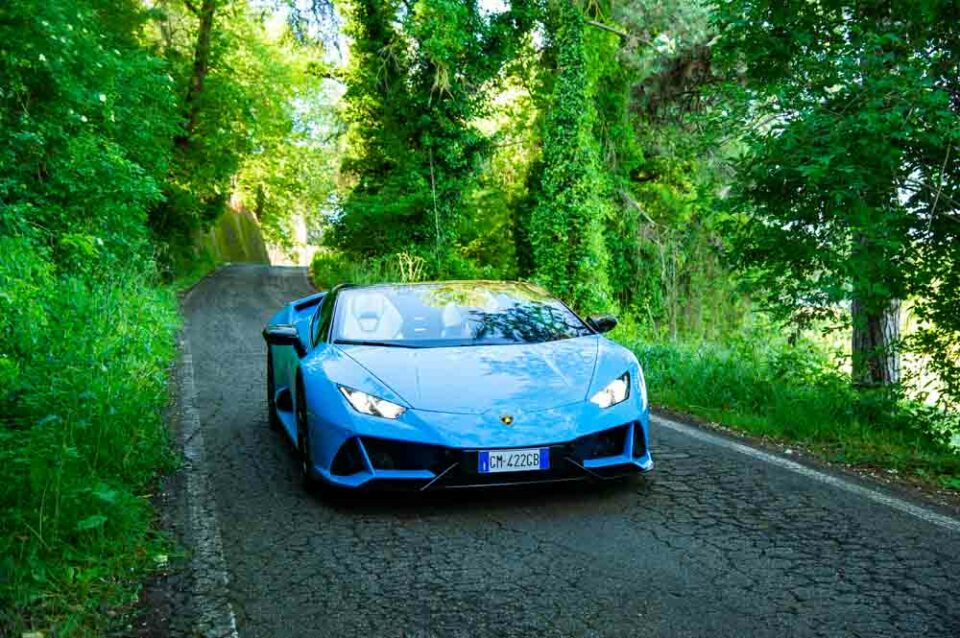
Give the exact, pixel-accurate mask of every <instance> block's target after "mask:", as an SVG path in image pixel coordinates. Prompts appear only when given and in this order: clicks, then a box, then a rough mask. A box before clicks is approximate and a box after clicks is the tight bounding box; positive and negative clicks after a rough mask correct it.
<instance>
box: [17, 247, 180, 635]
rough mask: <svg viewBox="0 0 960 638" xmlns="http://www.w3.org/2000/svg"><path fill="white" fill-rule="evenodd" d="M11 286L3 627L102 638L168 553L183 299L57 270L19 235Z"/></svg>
mask: <svg viewBox="0 0 960 638" xmlns="http://www.w3.org/2000/svg"><path fill="white" fill-rule="evenodd" d="M0 291H2V292H0V353H3V354H2V355H0V379H2V382H3V383H2V386H0V414H2V417H0V419H2V426H3V427H2V429H0V556H2V562H0V610H2V611H0V634H14V633H16V632H19V631H23V630H26V629H48V628H49V629H52V630H53V631H54V632H55V633H56V634H57V635H68V634H76V633H89V634H91V635H92V634H96V633H99V632H100V631H101V630H102V629H103V627H104V625H105V617H104V616H103V614H102V611H103V610H104V609H108V608H114V607H118V606H123V605H127V604H129V603H131V602H133V601H134V600H135V598H136V597H135V590H136V585H137V582H138V580H139V578H141V577H142V576H143V574H144V573H145V571H146V570H147V569H149V568H150V567H151V566H152V561H153V556H154V555H155V554H157V553H158V552H159V551H160V549H159V547H160V546H161V541H160V540H159V539H158V538H157V537H156V535H155V534H154V533H153V532H152V531H151V529H150V521H151V520H152V509H151V507H150V504H149V502H148V500H147V495H148V492H149V490H150V486H151V484H152V482H153V481H154V480H155V477H156V475H157V472H158V470H160V469H162V468H164V467H169V466H170V464H171V462H172V455H171V454H170V451H169V446H168V440H167V428H166V426H165V423H164V418H163V409H164V406H165V405H166V403H167V397H168V394H167V387H166V380H167V373H168V368H169V365H170V362H171V360H172V359H173V357H174V354H175V345H174V340H173V334H174V331H175V330H176V328H177V315H176V303H175V298H174V297H173V295H172V293H170V292H168V291H166V290H163V289H158V288H155V287H152V286H151V285H149V282H148V281H147V280H145V278H144V276H143V275H141V274H136V273H124V272H123V271H120V272H116V271H114V272H113V273H112V274H110V275H109V276H102V277H97V278H94V277H91V276H88V275H83V274H69V273H65V274H61V273H58V272H56V270H55V269H54V267H53V266H52V265H51V262H50V261H49V255H48V254H47V251H45V250H44V249H41V248H38V247H37V246H35V245H33V244H32V243H30V242H29V241H28V240H26V239H23V238H18V237H0Z"/></svg>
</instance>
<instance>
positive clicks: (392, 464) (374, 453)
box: [363, 437, 453, 472]
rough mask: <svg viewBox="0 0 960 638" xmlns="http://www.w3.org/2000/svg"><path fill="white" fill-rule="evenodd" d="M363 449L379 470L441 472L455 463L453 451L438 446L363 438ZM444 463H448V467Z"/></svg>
mask: <svg viewBox="0 0 960 638" xmlns="http://www.w3.org/2000/svg"><path fill="white" fill-rule="evenodd" d="M363 447H364V448H365V449H366V450H367V456H369V457H370V462H371V463H372V464H373V467H374V468H376V469H378V470H431V471H433V472H438V471H441V470H442V469H443V468H444V467H446V465H449V464H450V463H452V462H453V460H450V457H451V456H452V455H453V451H452V450H449V449H447V448H443V447H440V446H438V445H425V444H422V443H407V442H404V441H392V440H390V439H376V438H372V437H364V438H363ZM444 461H447V463H446V465H445V464H444Z"/></svg>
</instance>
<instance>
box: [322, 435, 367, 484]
mask: <svg viewBox="0 0 960 638" xmlns="http://www.w3.org/2000/svg"><path fill="white" fill-rule="evenodd" d="M361 470H363V456H362V455H361V454H360V446H359V445H358V443H357V439H356V438H352V439H348V440H347V442H346V443H344V444H343V445H341V446H340V450H339V451H337V455H336V456H335V457H334V459H333V465H332V466H331V467H330V471H331V472H333V473H334V474H336V475H337V476H350V475H351V474H356V473H357V472H360V471H361Z"/></svg>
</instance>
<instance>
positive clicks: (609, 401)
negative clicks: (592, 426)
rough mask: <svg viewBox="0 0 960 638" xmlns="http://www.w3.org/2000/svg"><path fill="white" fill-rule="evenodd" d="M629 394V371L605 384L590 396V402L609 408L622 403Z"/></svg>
mask: <svg viewBox="0 0 960 638" xmlns="http://www.w3.org/2000/svg"><path fill="white" fill-rule="evenodd" d="M629 396H630V373H629V372H624V373H623V374H622V375H620V376H619V377H617V378H616V379H614V380H613V381H611V382H610V383H608V384H607V387H605V388H604V389H603V390H600V392H597V393H596V394H595V395H593V396H592V397H590V402H591V403H593V404H594V405H596V406H597V407H599V408H609V407H610V406H614V405H616V404H618V403H623V402H624V401H626V400H627V398H628V397H629Z"/></svg>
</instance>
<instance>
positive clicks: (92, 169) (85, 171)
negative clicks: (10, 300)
mask: <svg viewBox="0 0 960 638" xmlns="http://www.w3.org/2000/svg"><path fill="white" fill-rule="evenodd" d="M144 18H145V16H144V13H143V10H142V8H141V5H140V3H138V2H135V1H134V0H129V1H127V0H116V1H112V2H107V1H103V2H101V1H97V0H90V1H74V0H52V1H49V2H48V1H47V0H25V1H23V2H13V3H4V4H3V6H2V7H0V77H2V78H4V81H3V86H2V87H0V202H2V206H0V234H12V233H17V234H26V235H30V236H37V237H42V240H41V241H42V242H44V243H45V244H47V245H49V246H51V248H53V250H54V253H55V255H56V256H57V258H58V259H60V260H61V261H62V262H63V263H65V264H66V263H71V264H72V265H74V266H75V267H77V268H82V267H86V266H88V265H89V264H91V263H97V264H98V265H99V266H100V267H102V268H104V269H107V270H109V269H111V268H114V267H116V266H118V265H120V264H123V263H125V262H127V261H128V260H129V259H130V258H132V257H136V256H139V255H140V254H141V253H142V252H143V251H144V250H145V249H148V248H149V244H148V241H149V234H148V233H147V230H146V227H145V224H144V222H145V220H146V209H147V208H148V207H149V206H151V205H153V204H155V203H156V202H158V201H159V200H160V198H161V193H162V189H163V180H164V177H165V173H166V170H167V166H168V162H169V159H170V150H169V149H170V142H169V140H170V138H171V137H172V136H173V134H174V131H175V126H176V113H175V100H174V94H173V90H172V86H171V82H170V78H169V77H168V76H167V73H166V70H165V68H164V65H163V63H162V61H161V60H159V59H158V58H156V57H154V56H152V55H149V54H148V53H146V52H145V51H143V50H142V49H141V48H140V46H139V43H138V41H137V37H138V33H139V32H140V31H141V28H142V23H143V21H144ZM94 255H96V257H97V259H96V260H92V259H87V258H88V257H92V256H94Z"/></svg>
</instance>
